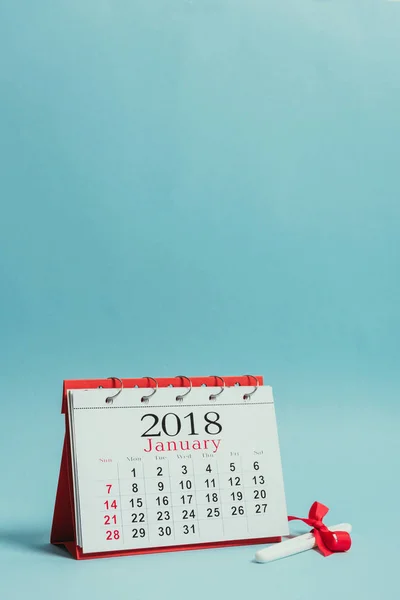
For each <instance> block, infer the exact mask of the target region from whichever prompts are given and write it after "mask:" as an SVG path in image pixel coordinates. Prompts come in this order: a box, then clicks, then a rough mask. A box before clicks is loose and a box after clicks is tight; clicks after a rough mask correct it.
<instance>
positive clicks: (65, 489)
mask: <svg viewBox="0 0 400 600" xmlns="http://www.w3.org/2000/svg"><path fill="white" fill-rule="evenodd" d="M190 380H191V382H192V386H193V387H199V386H202V385H206V386H214V385H216V379H215V377H193V378H191V379H190ZM224 381H225V383H226V385H227V386H233V385H235V384H239V385H254V377H248V376H241V377H224ZM257 381H258V383H259V385H262V384H263V378H262V377H261V376H257ZM116 383H117V385H115V384H116ZM122 383H123V388H124V389H128V388H134V387H139V388H146V387H148V383H149V382H148V379H147V378H146V377H143V378H140V379H122ZM157 383H158V386H159V388H162V387H169V386H173V387H178V386H179V384H180V380H179V377H172V378H160V379H157ZM116 387H118V382H116V381H115V380H114V379H112V378H109V379H82V380H76V379H73V380H65V381H64V383H63V397H62V413H63V414H64V415H65V424H66V425H65V437H64V445H63V451H62V458H61V467H60V474H59V479H58V487H57V494H56V501H55V508H54V516H53V525H52V530H51V536H50V542H51V544H54V545H62V546H64V547H65V548H66V549H67V550H68V552H69V553H70V554H71V555H72V557H73V558H75V559H77V560H83V559H92V558H107V557H111V556H127V555H135V554H151V553H155V552H173V551H180V550H199V549H204V548H218V547H226V546H244V545H251V544H265V543H273V542H280V541H281V537H273V538H257V539H245V540H237V541H235V540H233V541H232V540H228V541H222V542H210V543H197V544H188V545H179V546H164V547H157V548H145V549H142V548H139V549H135V550H117V551H112V552H99V553H91V554H88V553H83V552H82V549H81V548H80V547H79V546H78V545H77V542H76V527H75V510H74V491H73V479H72V465H71V445H70V435H69V424H68V404H67V392H68V390H82V389H95V388H104V389H115V388H116Z"/></svg>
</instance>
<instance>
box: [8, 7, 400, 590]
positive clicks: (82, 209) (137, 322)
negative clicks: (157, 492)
mask: <svg viewBox="0 0 400 600" xmlns="http://www.w3.org/2000/svg"><path fill="white" fill-rule="evenodd" d="M399 30H400V3H396V2H385V1H384V0H363V1H362V2H361V1H357V2H353V1H350V0H346V1H344V0H343V1H341V0H303V1H302V2H298V1H296V0H285V1H284V2H281V1H275V2H272V1H270V0H246V1H243V0H240V1H239V0H84V1H82V0H68V1H67V0H37V1H35V2H32V1H31V0H2V1H1V3H0V203H1V207H0V208H1V211H0V219H1V236H0V281H1V294H0V335H1V345H0V364H1V375H0V389H1V392H2V395H1V416H0V419H1V431H0V481H1V494H0V573H1V577H0V588H1V597H2V598H4V600H13V599H14V598H18V599H19V598H22V597H28V596H29V597H31V598H40V599H43V600H46V599H50V598H51V599H53V598H55V597H56V598H59V599H60V600H61V599H64V598H65V599H66V598H71V597H74V598H91V597H96V598H97V599H98V600H103V599H104V600H105V599H109V598H113V599H119V598H121V599H122V598H128V597H129V598H131V599H133V600H142V599H144V598H152V597H154V598H163V599H165V600H169V599H173V600H176V599H179V598H184V597H188V598H190V599H191V600H200V599H201V600H204V598H207V597H209V598H217V597H220V598H221V597H223V598H231V599H233V600H236V599H239V598H243V597H251V596H259V595H262V596H265V597H267V596H271V594H273V597H274V598H282V599H286V598H291V599H293V598H294V599H299V598H301V599H302V598H307V599H314V598H321V597H323V598H326V599H331V598H337V597H338V596H340V597H342V598H354V597H357V598H358V597H359V598H363V599H369V598H376V597H382V595H383V594H385V597H386V598H397V597H398V592H397V587H398V586H397V575H396V568H397V565H398V559H399V558H400V553H399V550H398V542H397V541H396V538H395V529H396V526H395V524H394V513H395V511H396V510H397V503H398V496H399V492H400V485H399V471H400V464H399V462H400V461H399V457H400V443H399V437H400V436H399V434H398V428H399V424H400V419H399V417H400V409H399V402H398V397H399V391H400V377H399V358H400V356H399V354H400V352H399V334H400V308H399V307H400V280H399V275H400V268H399V267H400V237H399V232H400V203H399V191H398V185H399V176H398V173H399V134H400V116H399V114H400V113H399V106H400V75H399V55H400V36H399ZM247 372H250V373H258V374H263V375H264V376H265V379H266V382H267V383H269V384H271V385H272V386H273V388H274V392H275V399H276V408H277V416H278V421H279V423H278V424H279V432H280V440H281V450H282V459H283V466H284V476H285V484H286V492H287V499H288V507H289V512H290V513H292V514H293V513H295V514H300V515H305V514H306V512H307V510H308V508H309V506H310V505H311V503H312V502H313V501H314V500H316V499H317V500H320V501H322V502H324V503H326V504H328V505H329V506H331V507H332V510H331V513H330V515H329V518H328V519H327V522H328V523H335V522H340V521H350V522H351V523H353V526H354V536H353V549H352V551H351V552H350V553H349V554H346V555H335V556H333V557H330V558H328V559H324V558H322V557H321V556H319V555H318V554H317V553H316V552H307V553H305V554H303V555H301V556H298V557H295V558H291V559H287V560H284V561H280V562H277V563H273V564H270V565H257V564H254V563H252V562H251V561H252V557H253V555H254V550H255V548H254V547H241V548H229V549H222V550H212V551H211V550H210V551H201V552H187V553H174V554H159V555H150V556H141V557H127V558H120V559H112V560H99V561H88V562H81V563H77V562H75V561H73V560H70V559H68V558H67V557H66V556H65V554H64V553H63V552H62V551H61V550H59V549H53V548H52V547H50V546H49V545H48V540H49V529H50V525H51V519H52V510H53V504H54V496H55V489H56V483H57V477H58V468H59V461H60V454H61V446H62V437H63V431H64V429H63V419H62V417H61V415H60V413H59V411H60V401H61V384H62V380H63V379H66V378H81V377H82V378H84V377H103V376H109V375H117V376H142V375H153V376H168V375H176V374H181V373H183V374H188V375H206V374H210V373H213V374H214V373H217V374H222V375H225V374H226V375H229V374H232V375H234V374H242V373H247ZM296 528H297V530H301V526H296V525H294V526H293V531H296ZM383 583H384V584H385V586H386V591H385V592H384V591H383V588H382V585H383Z"/></svg>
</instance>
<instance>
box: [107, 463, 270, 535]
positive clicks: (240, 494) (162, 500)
mask: <svg viewBox="0 0 400 600" xmlns="http://www.w3.org/2000/svg"><path fill="white" fill-rule="evenodd" d="M187 465H188V462H182V463H180V464H179V466H180V468H181V473H179V475H181V476H182V478H179V477H178V479H179V481H174V482H173V481H172V475H171V469H170V468H169V465H168V464H167V465H166V466H164V465H163V466H157V467H156V475H155V476H153V477H146V476H145V475H146V473H145V472H144V471H146V469H144V468H143V465H140V466H139V468H137V467H133V468H132V469H131V473H132V478H131V479H127V478H124V479H121V478H120V470H119V466H118V465H117V474H118V477H117V479H113V480H112V479H110V480H109V481H110V482H109V483H106V482H105V480H96V482H97V483H99V484H100V485H102V486H104V487H105V490H106V491H107V496H110V495H111V496H112V495H114V496H117V497H118V500H119V502H118V501H117V500H116V499H114V500H112V499H111V498H110V499H107V500H105V501H104V506H103V509H102V510H101V511H100V512H101V513H102V516H103V518H104V525H105V526H108V525H110V524H112V525H114V526H115V529H114V530H110V529H107V531H106V539H107V540H109V541H112V540H119V538H120V537H122V539H123V536H124V530H127V529H129V528H130V529H131V532H130V534H131V535H132V537H133V538H138V541H139V540H143V541H148V540H149V539H151V538H154V536H155V535H157V534H158V536H159V537H164V536H167V537H172V538H175V533H174V532H176V531H178V530H181V533H183V534H185V535H191V534H192V535H196V534H197V533H198V530H199V526H200V525H201V522H205V521H208V520H209V519H212V520H213V522H218V523H220V524H221V525H222V534H223V524H224V520H225V519H231V518H233V517H237V518H239V519H240V518H243V519H246V518H247V517H248V516H252V517H254V516H256V515H260V514H264V513H265V512H266V510H267V501H266V498H267V491H266V489H265V487H266V481H265V476H264V475H263V474H262V473H261V474H259V473H258V471H259V470H260V466H259V462H258V461H254V462H253V472H252V473H250V475H252V477H251V480H250V481H249V477H247V481H244V479H243V467H242V460H241V458H240V457H236V459H235V460H233V461H231V462H230V463H229V470H228V469H227V468H225V469H224V470H223V471H222V473H220V472H219V470H218V462H217V461H216V462H215V463H214V464H213V465H212V466H211V463H210V464H208V465H207V466H205V467H204V466H203V468H202V469H198V468H197V469H196V468H195V466H194V464H193V461H192V460H191V461H190V466H191V469H189V468H188V466H187ZM148 470H152V471H153V473H152V475H154V469H148ZM177 474H178V473H177ZM206 476H207V477H206ZM221 480H222V481H221ZM149 482H153V483H155V484H156V485H157V488H158V489H156V490H154V492H149V491H148V487H149V486H148V484H149ZM125 483H128V484H129V485H130V486H131V489H130V490H127V493H121V486H122V484H125ZM166 483H167V485H166ZM114 486H115V489H113V487H114ZM139 486H140V487H139ZM259 486H264V487H261V488H260V487H259ZM177 487H180V489H179V490H177ZM124 491H126V490H124ZM129 492H130V493H129ZM190 492H193V493H190ZM101 497H102V498H104V496H101ZM256 500H260V502H255V503H254V509H255V510H253V511H251V512H250V511H249V504H250V505H251V503H252V502H253V501H256ZM261 500H264V502H261ZM126 502H129V503H130V504H129V505H128V506H127V504H126ZM110 509H112V510H114V511H115V512H113V513H112V514H109V513H110ZM117 514H118V515H119V518H118V516H117ZM127 535H129V533H127Z"/></svg>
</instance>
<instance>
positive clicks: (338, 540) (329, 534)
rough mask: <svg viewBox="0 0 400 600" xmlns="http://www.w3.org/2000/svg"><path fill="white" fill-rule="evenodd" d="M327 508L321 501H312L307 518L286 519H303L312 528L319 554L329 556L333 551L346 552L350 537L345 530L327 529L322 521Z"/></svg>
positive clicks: (292, 519) (293, 519) (293, 518)
mask: <svg viewBox="0 0 400 600" xmlns="http://www.w3.org/2000/svg"><path fill="white" fill-rule="evenodd" d="M328 511H329V508H328V507H327V506H325V505H324V504H321V502H314V504H313V505H312V507H311V508H310V510H309V513H308V519H302V518H301V517H288V521H297V520H298V521H303V523H306V524H307V525H310V527H312V528H313V529H312V530H311V533H313V534H314V537H315V541H316V544H317V547H318V549H319V551H320V552H321V554H323V555H324V556H329V555H330V554H333V553H334V552H347V550H349V549H350V547H351V537H350V534H349V533H347V531H329V529H328V528H327V526H326V525H325V524H324V523H323V522H322V519H323V518H324V517H325V515H326V514H327V512H328Z"/></svg>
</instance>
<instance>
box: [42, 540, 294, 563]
mask: <svg viewBox="0 0 400 600" xmlns="http://www.w3.org/2000/svg"><path fill="white" fill-rule="evenodd" d="M280 541H282V538H281V537H274V538H261V539H260V538H257V539H254V540H248V539H246V540H234V541H232V542H214V543H209V544H189V545H187V546H164V547H162V548H160V547H158V548H140V549H139V550H118V551H116V552H94V553H90V554H84V553H83V552H82V548H79V546H77V544H76V543H75V542H53V544H54V545H57V546H60V545H61V546H64V547H65V548H66V549H67V550H68V552H69V553H70V554H71V556H72V557H73V558H75V559H76V560H90V559H94V558H112V557H117V556H134V555H135V554H155V553H159V552H180V551H188V550H206V549H210V548H226V547H229V546H252V545H256V544H273V543H275V542H280Z"/></svg>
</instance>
